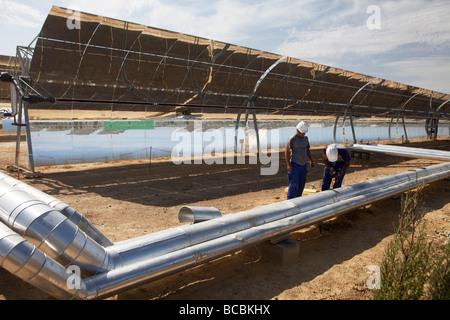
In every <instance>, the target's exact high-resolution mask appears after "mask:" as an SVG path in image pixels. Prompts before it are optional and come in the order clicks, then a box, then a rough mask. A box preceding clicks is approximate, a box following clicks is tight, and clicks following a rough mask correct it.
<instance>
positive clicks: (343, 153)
mask: <svg viewBox="0 0 450 320" xmlns="http://www.w3.org/2000/svg"><path fill="white" fill-rule="evenodd" d="M323 160H324V162H325V168H324V170H323V179H322V191H324V190H328V189H330V186H331V182H332V181H333V178H335V182H334V184H333V189H337V188H340V187H341V186H342V181H343V180H344V176H345V173H346V171H347V169H348V167H350V160H351V157H350V154H349V152H348V150H347V148H346V147H345V146H344V145H342V144H336V143H333V144H330V145H328V146H327V147H325V148H324V149H323Z"/></svg>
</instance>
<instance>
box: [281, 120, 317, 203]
mask: <svg viewBox="0 0 450 320" xmlns="http://www.w3.org/2000/svg"><path fill="white" fill-rule="evenodd" d="M296 129H297V130H296V133H295V134H294V135H292V136H291V137H290V138H289V140H288V142H287V145H286V149H285V157H286V166H287V171H288V179H289V188H288V194H287V199H292V198H297V197H301V195H302V193H303V189H304V188H305V183H306V175H307V171H308V159H309V163H310V166H311V167H313V166H314V162H313V160H312V157H311V152H310V150H309V149H310V147H311V146H310V144H309V139H308V137H307V136H306V133H307V132H308V125H307V124H306V122H304V121H300V122H299V123H298V125H297V126H296Z"/></svg>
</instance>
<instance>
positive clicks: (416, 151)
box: [347, 144, 450, 161]
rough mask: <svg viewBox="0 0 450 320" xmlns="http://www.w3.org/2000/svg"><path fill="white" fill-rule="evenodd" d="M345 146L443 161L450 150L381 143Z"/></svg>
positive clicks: (365, 150)
mask: <svg viewBox="0 0 450 320" xmlns="http://www.w3.org/2000/svg"><path fill="white" fill-rule="evenodd" d="M347 148H348V149H349V150H352V151H363V152H380V153H385V154H390V155H395V156H402V157H411V158H426V159H435V160H444V161H449V160H450V152H449V151H443V150H434V149H421V148H410V147H399V146H391V145H382V144H354V145H352V146H349V147H347Z"/></svg>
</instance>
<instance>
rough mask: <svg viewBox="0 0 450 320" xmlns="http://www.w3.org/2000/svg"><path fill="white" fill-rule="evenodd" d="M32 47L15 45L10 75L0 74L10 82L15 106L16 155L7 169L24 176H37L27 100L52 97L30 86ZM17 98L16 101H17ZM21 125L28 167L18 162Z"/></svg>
mask: <svg viewBox="0 0 450 320" xmlns="http://www.w3.org/2000/svg"><path fill="white" fill-rule="evenodd" d="M33 51H34V48H31V47H30V46H28V47H24V46H17V49H16V61H17V64H16V65H15V67H14V70H12V71H13V73H14V75H13V76H11V75H9V74H6V75H5V77H3V76H4V75H3V74H2V80H3V81H9V82H10V83H11V86H10V88H11V105H12V106H17V108H12V113H11V116H13V117H14V120H15V121H14V123H13V124H14V125H16V126H17V131H16V155H15V160H14V165H13V166H8V168H7V169H8V170H17V171H21V172H23V174H24V176H25V177H38V176H39V173H37V172H36V171H35V166H34V156H33V144H32V141H31V129H30V119H29V114H28V107H29V102H39V101H52V99H53V98H52V97H49V98H44V97H43V96H42V94H40V93H39V92H38V91H37V90H36V89H35V88H33V87H32V85H31V83H32V80H31V77H30V63H31V59H32V56H33ZM17 99H18V103H17ZM22 127H25V134H26V142H27V156H28V166H29V169H25V168H23V167H21V166H20V164H19V155H20V142H21V136H22Z"/></svg>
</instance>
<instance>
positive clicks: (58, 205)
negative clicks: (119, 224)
mask: <svg viewBox="0 0 450 320" xmlns="http://www.w3.org/2000/svg"><path fill="white" fill-rule="evenodd" d="M0 181H3V182H5V183H7V184H9V185H10V186H12V187H14V188H16V189H18V190H22V191H25V192H26V193H28V194H29V195H30V196H33V197H35V198H36V200H40V201H42V202H44V203H45V204H46V205H48V206H49V207H51V208H53V209H55V210H58V211H59V212H61V213H62V214H63V215H64V216H66V217H67V218H68V219H69V220H70V221H72V222H73V223H74V224H75V225H76V226H78V228H80V229H81V230H83V231H84V232H86V234H87V235H88V236H90V237H91V238H92V239H94V240H95V241H96V242H98V243H99V244H100V245H102V246H104V247H108V246H110V245H112V244H113V242H112V241H111V240H109V239H108V238H107V237H106V236H105V235H104V234H103V233H101V232H100V231H99V230H98V229H97V228H96V227H95V226H94V225H93V224H92V223H91V222H90V221H89V220H88V219H86V218H85V217H84V216H83V215H82V214H81V213H79V212H78V211H77V210H75V209H74V208H72V207H71V206H69V205H68V204H67V203H64V202H63V201H61V200H59V199H57V198H55V197H53V196H51V195H49V194H46V193H45V192H42V191H41V190H38V189H36V188H33V187H32V186H30V185H28V184H26V183H24V182H22V181H20V180H17V179H14V178H13V177H11V176H9V175H7V174H4V173H2V172H0Z"/></svg>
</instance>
